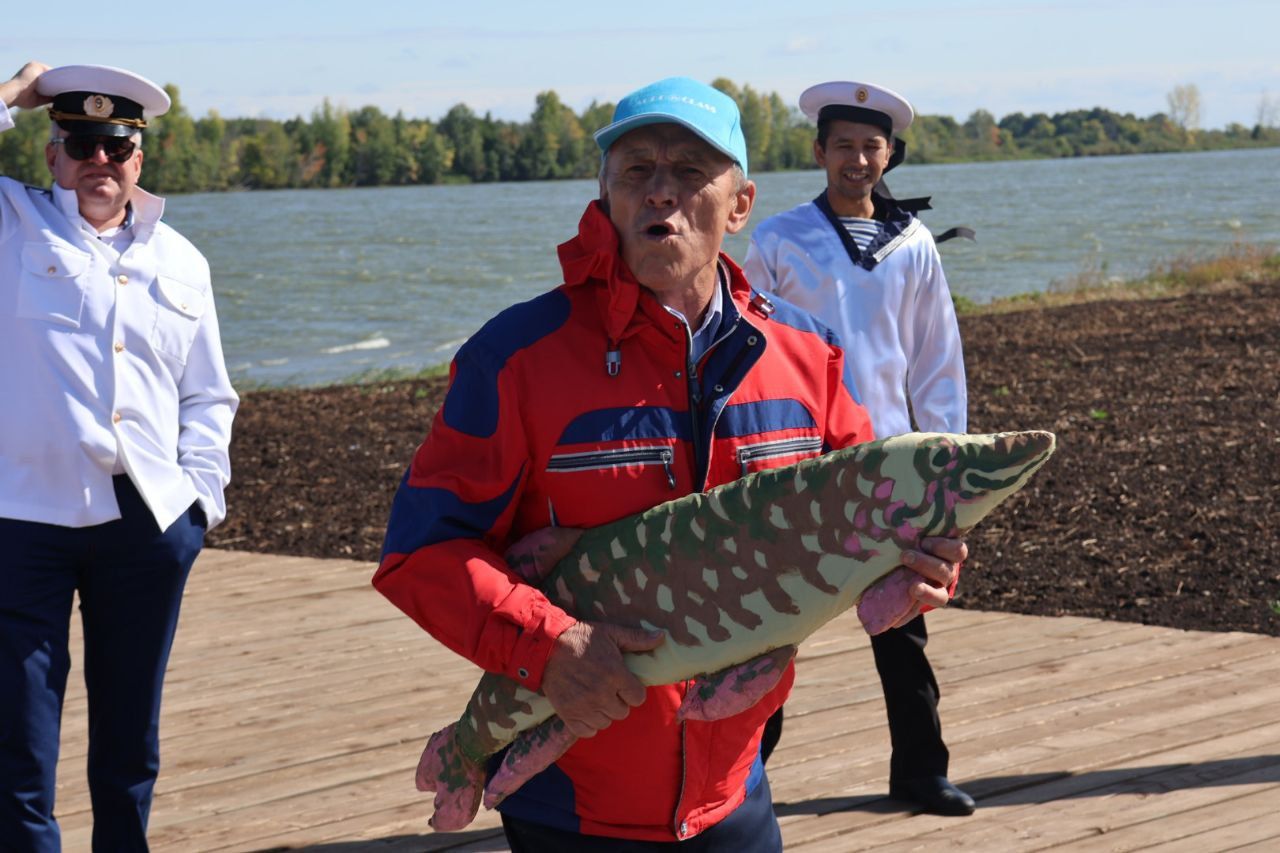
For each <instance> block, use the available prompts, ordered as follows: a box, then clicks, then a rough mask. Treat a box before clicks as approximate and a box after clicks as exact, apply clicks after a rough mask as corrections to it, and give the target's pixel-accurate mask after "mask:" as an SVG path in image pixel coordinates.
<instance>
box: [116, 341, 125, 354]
mask: <svg viewBox="0 0 1280 853" xmlns="http://www.w3.org/2000/svg"><path fill="white" fill-rule="evenodd" d="M115 351H116V352H124V344H122V343H121V342H120V341H116V345H115Z"/></svg>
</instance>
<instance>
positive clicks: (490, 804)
mask: <svg viewBox="0 0 1280 853" xmlns="http://www.w3.org/2000/svg"><path fill="white" fill-rule="evenodd" d="M575 741H577V738H576V737H574V736H573V735H571V734H570V733H569V729H568V728H567V727H566V726H565V724H564V722H563V721H562V720H561V719H560V718H559V717H549V718H548V719H546V720H543V721H542V722H541V723H539V724H538V725H536V726H534V727H533V728H531V729H525V730H524V731H523V732H521V733H520V734H519V735H517V736H516V739H515V740H514V741H512V742H511V748H510V749H508V750H507V754H506V755H505V756H503V758H502V764H501V766H499V767H498V771H497V772H496V773H494V774H493V778H492V779H490V780H489V784H488V785H487V786H485V791H484V807H485V808H487V809H491V808H494V807H496V806H497V805H498V803H500V802H502V801H503V800H505V799H506V798H507V796H508V795H510V794H513V793H515V791H516V790H517V789H518V788H519V787H520V786H521V785H523V784H524V783H525V782H528V781H529V780H530V779H532V778H533V777H534V776H536V775H537V774H539V773H541V772H542V771H543V770H546V769H547V768H548V767H550V766H551V765H552V764H555V763H556V760H557V759H559V758H560V756H562V755H564V754H565V753H566V752H568V751H569V747H571V746H573V744H574V742H575Z"/></svg>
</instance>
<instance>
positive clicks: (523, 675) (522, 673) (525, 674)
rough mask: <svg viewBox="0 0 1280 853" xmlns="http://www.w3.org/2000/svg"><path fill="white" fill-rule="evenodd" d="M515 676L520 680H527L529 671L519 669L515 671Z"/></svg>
mask: <svg viewBox="0 0 1280 853" xmlns="http://www.w3.org/2000/svg"><path fill="white" fill-rule="evenodd" d="M516 675H518V676H520V677H521V678H528V677H529V670H527V669H525V668H524V667H520V668H519V669H517V670H516Z"/></svg>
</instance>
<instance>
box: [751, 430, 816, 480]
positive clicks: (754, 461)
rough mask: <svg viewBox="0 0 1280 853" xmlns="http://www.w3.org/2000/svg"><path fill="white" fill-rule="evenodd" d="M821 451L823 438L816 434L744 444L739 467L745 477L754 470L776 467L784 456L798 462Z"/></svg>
mask: <svg viewBox="0 0 1280 853" xmlns="http://www.w3.org/2000/svg"><path fill="white" fill-rule="evenodd" d="M820 453H822V438H821V437H820V436H816V435H814V436H808V435H805V436H799V437H797V438H779V439H774V440H773V441H761V442H757V443H755V444H744V445H742V446H741V447H739V448H738V450H737V458H738V468H739V470H740V471H741V476H743V477H745V476H747V475H748V474H750V473H751V472H752V471H760V470H763V469H765V468H773V467H776V466H777V464H778V463H779V461H780V460H782V459H784V458H786V459H789V460H790V461H791V462H798V461H800V460H801V459H808V458H810V457H813V456H817V455H819V454H820Z"/></svg>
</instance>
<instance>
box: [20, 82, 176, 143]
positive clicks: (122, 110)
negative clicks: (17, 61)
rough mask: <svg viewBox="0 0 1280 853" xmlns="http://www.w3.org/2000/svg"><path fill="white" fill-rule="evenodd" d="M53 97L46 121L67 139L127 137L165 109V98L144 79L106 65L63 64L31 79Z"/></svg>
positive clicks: (162, 92) (39, 90) (167, 104)
mask: <svg viewBox="0 0 1280 853" xmlns="http://www.w3.org/2000/svg"><path fill="white" fill-rule="evenodd" d="M36 91H37V92H38V93H40V94H41V95H45V96H47V97H50V98H52V99H53V103H52V104H50V105H49V118H51V119H52V120H53V121H56V122H57V123H58V126H59V127H61V128H62V129H63V130H65V131H66V132H67V133H69V134H72V135H77V136H78V135H83V134H93V135H96V136H132V135H133V134H134V133H136V132H137V131H139V130H142V129H143V128H145V127H146V126H147V119H150V118H155V117H156V116H161V115H164V114H165V113H166V112H168V110H169V106H170V101H169V95H168V94H167V93H166V92H165V91H164V89H162V88H160V87H159V86H157V85H156V84H155V83H152V82H151V81H150V80H148V79H147V78H145V77H143V76H141V75H138V74H134V73H133V72H132V71H126V70H124V69H123V68H112V67H111V66H109V65H63V66H60V67H58V68H50V69H49V70H48V71H46V72H44V73H43V74H41V75H40V77H39V78H38V79H37V80H36Z"/></svg>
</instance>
